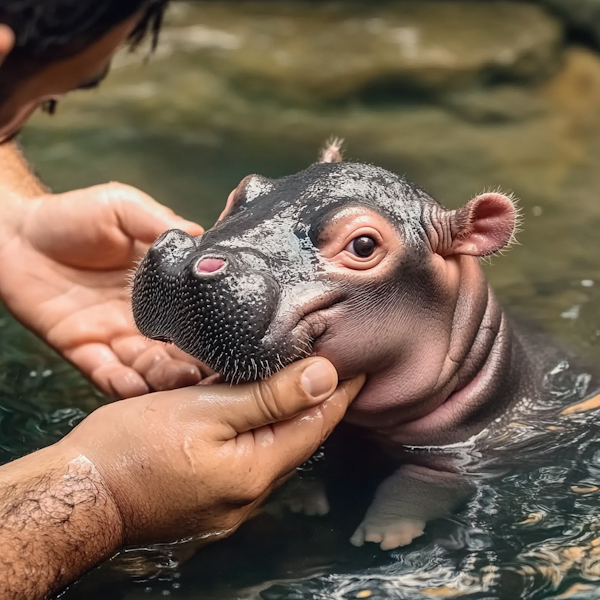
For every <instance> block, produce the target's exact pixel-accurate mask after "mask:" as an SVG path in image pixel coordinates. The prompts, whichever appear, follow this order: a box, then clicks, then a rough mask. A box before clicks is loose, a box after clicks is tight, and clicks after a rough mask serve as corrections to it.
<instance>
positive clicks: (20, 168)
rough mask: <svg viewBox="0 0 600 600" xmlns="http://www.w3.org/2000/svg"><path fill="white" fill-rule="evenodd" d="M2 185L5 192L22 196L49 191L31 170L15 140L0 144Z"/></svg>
mask: <svg viewBox="0 0 600 600" xmlns="http://www.w3.org/2000/svg"><path fill="white" fill-rule="evenodd" d="M0 186H1V187H2V189H3V190H4V192H9V193H11V192H12V193H13V194H18V195H19V196H21V197H33V196H38V195H40V194H46V193H47V192H48V189H47V188H46V187H45V186H44V184H43V183H42V182H41V181H40V180H39V179H38V178H37V177H36V176H35V174H34V173H33V171H32V170H31V167H30V166H29V164H28V163H27V161H26V160H25V157H24V156H23V154H22V152H21V150H20V149H19V147H18V145H17V144H16V143H15V142H7V143H5V144H0ZM0 202H2V196H0Z"/></svg>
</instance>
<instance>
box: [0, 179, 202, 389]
mask: <svg viewBox="0 0 600 600" xmlns="http://www.w3.org/2000/svg"><path fill="white" fill-rule="evenodd" d="M4 208H6V209H7V210H5V211H4V214H3V215H1V216H2V218H3V221H4V223H3V231H2V232H1V233H2V236H1V238H2V239H1V240H0V264H1V265H2V269H1V270H0V296H1V297H2V300H3V301H4V302H5V304H6V305H7V306H8V308H9V310H10V311H11V312H12V313H13V314H14V315H15V316H16V317H17V319H19V321H21V322H22V323H23V324H24V325H25V326H26V327H28V328H29V329H31V330H33V331H34V332H35V333H36V334H37V335H39V336H40V337H41V338H42V339H44V340H45V341H46V342H47V343H48V344H50V345H51V346H53V347H54V348H55V349H56V350H57V351H58V352H60V353H61V354H62V355H63V356H64V357H65V358H67V360H69V361H70V362H72V363H73V364H74V365H75V366H76V367H78V368H79V369H80V370H81V371H82V372H83V373H84V374H85V375H86V376H88V377H89V378H90V379H91V380H92V381H93V382H94V383H95V384H96V385H97V386H98V387H99V388H100V389H101V390H103V391H104V392H105V393H107V394H109V395H112V396H117V397H130V396H137V395H141V394H144V393H146V392H148V391H149V390H151V389H153V390H166V389H174V388H178V387H182V386H186V385H193V384H195V383H197V382H198V381H199V380H200V379H201V373H200V370H199V366H198V365H197V364H196V363H195V362H194V361H192V360H191V359H190V358H188V357H187V356H186V355H184V353H182V352H180V351H178V350H177V349H175V348H171V347H167V346H165V345H164V344H161V343H158V342H152V341H150V340H147V339H145V338H144V337H142V336H141V335H140V334H139V332H138V331H137V329H136V328H135V325H134V323H133V319H132V317H131V314H130V313H131V309H130V302H129V294H128V292H127V289H126V288H127V285H128V278H129V277H130V273H131V270H132V268H133V267H134V266H135V264H136V261H137V260H139V258H140V257H141V256H142V255H143V253H144V252H145V250H146V249H147V247H148V245H149V244H151V243H152V242H153V241H154V240H155V239H156V238H157V237H158V236H159V235H160V234H162V233H163V232H164V231H166V230H167V229H172V228H178V229H183V230H185V231H187V232H188V233H190V234H191V235H200V234H201V233H202V232H203V230H202V228H201V227H200V226H199V225H196V224H195V223H192V222H190V221H186V220H184V219H181V218H180V217H178V216H176V215H175V214H174V213H173V212H172V211H170V210H169V209H167V208H166V207H164V206H162V205H160V204H158V203H157V202H155V201H154V200H152V199H151V198H150V197H149V196H147V195H146V194H144V193H142V192H140V191H139V190H137V189H135V188H133V187H130V186H127V185H122V184H118V183H110V184H105V185H99V186H95V187H91V188H88V189H83V190H76V191H73V192H68V193H65V194H54V195H53V194H48V195H43V196H40V197H38V198H33V199H27V200H20V199H14V201H13V202H12V203H8V204H7V205H6V206H5V207H4Z"/></svg>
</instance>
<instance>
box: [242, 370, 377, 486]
mask: <svg viewBox="0 0 600 600" xmlns="http://www.w3.org/2000/svg"><path fill="white" fill-rule="evenodd" d="M364 382H365V377H364V375H361V376H359V377H356V378H354V379H351V380H348V381H344V382H342V383H341V384H340V385H339V386H338V388H337V389H336V391H335V392H334V394H333V395H332V396H331V397H330V398H329V399H328V400H325V402H323V403H322V404H320V405H319V406H316V407H313V408H310V409H308V410H306V411H303V412H302V413H300V414H298V415H296V416H295V417H293V418H291V419H289V420H287V421H283V422H279V423H275V424H273V425H271V426H269V427H262V428H260V429H257V430H255V431H254V432H248V433H247V434H244V435H245V436H249V435H251V434H252V433H253V434H254V435H253V437H254V440H253V442H252V443H253V445H254V451H255V453H256V457H257V462H258V464H259V468H258V469H257V472H258V473H261V474H264V475H266V476H267V477H269V478H270V479H274V478H279V477H282V476H283V475H285V474H286V473H288V472H289V471H291V470H292V469H294V468H295V467H297V466H298V465H299V464H302V463H303V462H304V461H306V460H308V459H309V458H310V457H311V456H312V455H313V454H314V452H315V451H316V450H317V448H318V447H319V446H320V445H321V444H322V443H323V442H324V441H325V440H326V439H327V437H329V435H330V434H331V432H332V431H333V429H334V428H335V427H336V425H337V424H338V423H339V422H340V421H341V420H342V419H343V417H344V415H345V414H346V410H347V409H348V406H350V403H351V402H352V400H354V398H355V397H356V395H357V394H358V392H360V389H361V388H362V386H363V384H364ZM244 442H246V443H249V442H247V440H242V439H241V436H238V442H237V443H238V445H240V444H242V443H244ZM240 450H243V448H240Z"/></svg>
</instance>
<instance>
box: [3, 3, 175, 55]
mask: <svg viewBox="0 0 600 600" xmlns="http://www.w3.org/2000/svg"><path fill="white" fill-rule="evenodd" d="M168 2H169V0H0V23H3V24H5V25H8V26H9V27H10V28H11V29H12V30H13V32H14V33H15V36H16V44H15V48H14V50H13V52H12V53H11V54H13V56H14V58H17V57H18V58H20V59H23V58H25V59H34V60H35V61H36V62H38V63H39V62H40V61H42V62H44V63H47V62H51V61H53V60H58V59H61V58H65V57H67V56H69V55H71V54H76V53H77V52H78V51H80V50H81V48H83V47H85V46H88V45H89V44H91V43H93V42H94V41H96V40H97V39H98V38H100V37H102V36H103V35H104V34H105V33H107V32H108V31H109V30H110V29H112V28H113V27H116V26H117V25H119V24H120V23H122V22H123V21H125V20H126V19H128V18H129V17H131V16H132V15H134V14H135V13H137V12H140V13H141V15H142V16H141V18H140V22H139V23H138V25H137V26H136V28H135V29H134V31H133V32H132V34H131V36H130V38H129V41H130V43H131V44H132V45H134V46H135V45H137V44H139V43H140V41H141V40H142V39H143V38H144V36H145V35H146V34H147V33H148V32H151V33H152V36H153V47H154V46H155V45H156V41H157V38H158V33H159V30H160V26H161V23H162V17H163V13H164V11H165V8H166V6H167V4H168Z"/></svg>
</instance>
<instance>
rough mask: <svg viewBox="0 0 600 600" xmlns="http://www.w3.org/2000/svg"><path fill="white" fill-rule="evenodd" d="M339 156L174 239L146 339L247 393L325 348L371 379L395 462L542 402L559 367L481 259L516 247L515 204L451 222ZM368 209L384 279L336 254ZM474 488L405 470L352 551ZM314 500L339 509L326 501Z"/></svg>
mask: <svg viewBox="0 0 600 600" xmlns="http://www.w3.org/2000/svg"><path fill="white" fill-rule="evenodd" d="M324 156H325V160H329V161H331V162H321V163H317V164H314V165H312V166H311V167H309V168H308V169H306V170H305V171H302V172H301V173H298V174H296V175H292V176H289V177H284V178H282V179H277V180H270V179H266V178H264V177H261V176H258V175H252V176H249V177H247V178H246V179H244V180H243V181H242V183H241V184H240V185H239V186H238V188H237V189H236V190H235V191H234V192H233V193H232V195H231V196H230V198H229V201H228V206H227V209H226V210H225V212H224V216H222V219H221V220H220V221H219V222H218V223H217V224H216V225H215V226H214V227H213V228H212V229H211V230H209V231H208V232H206V233H205V234H204V235H203V236H201V237H197V238H192V237H190V236H188V235H187V234H186V233H183V232H181V231H170V232H167V233H165V234H164V235H163V236H162V237H161V238H159V239H158V240H157V241H156V243H155V244H154V245H153V246H152V248H151V249H150V251H149V252H148V254H147V256H146V257H145V259H144V260H143V262H142V263H141V265H140V267H139V269H138V272H137V274H136V276H135V281H134V286H133V311H134V317H135V320H136V323H137V325H138V327H139V329H140V330H141V332H142V333H143V334H145V335H146V336H148V337H150V338H154V339H160V340H164V341H168V342H173V343H174V344H176V345H177V346H179V347H180V348H182V349H183V350H185V351H187V352H189V353H190V354H192V355H193V356H195V357H196V358H198V359H200V360H201V361H203V362H204V363H206V364H207V365H209V366H210V367H211V368H213V369H214V370H216V371H217V372H219V373H221V374H222V375H223V376H224V377H225V378H226V379H227V380H228V381H231V382H240V381H250V380H255V379H257V378H263V377H266V376H268V375H270V374H271V373H273V372H274V371H276V370H278V369H280V368H282V367H283V366H285V365H287V364H289V363H291V362H292V361H294V360H297V359H299V358H301V357H304V356H307V355H311V354H313V353H315V354H318V355H321V356H325V357H327V358H328V359H329V360H331V361H332V362H333V364H334V365H335V367H336V368H337V370H338V372H339V374H340V378H342V379H343V378H349V377H352V376H354V375H357V374H359V373H367V375H368V379H367V383H366V384H365V386H364V388H363V390H362V391H361V393H360V395H359V397H358V398H357V399H356V400H355V402H354V403H353V405H352V406H351V408H350V410H349V411H348V414H347V421H348V422H350V423H352V424H354V425H357V426H359V427H361V428H363V429H364V430H365V431H366V432H367V433H368V435H370V436H371V437H372V438H373V439H374V440H376V442H377V443H378V444H379V445H380V446H381V447H382V448H383V449H384V450H385V451H387V452H389V453H392V454H398V455H399V454H401V453H402V447H403V445H416V446H439V445H447V444H454V443H457V442H461V441H464V440H467V439H468V438H470V437H471V436H473V435H474V434H476V433H478V432H480V431H481V430H482V429H483V428H485V427H486V426H488V425H489V424H490V423H491V422H493V421H495V420H497V419H498V418H499V417H501V421H502V420H503V419H507V418H509V416H510V412H511V410H512V408H513V407H514V406H515V405H516V404H518V403H519V402H520V401H526V400H527V401H535V400H536V399H537V398H538V397H539V391H538V390H539V389H540V386H541V377H542V370H543V369H542V366H543V365H535V364H532V363H531V362H530V358H529V355H530V353H529V352H525V351H524V346H523V343H524V340H523V337H522V335H521V334H520V333H519V331H517V330H516V329H515V328H514V327H513V326H511V324H510V323H509V322H508V320H507V318H506V317H505V315H504V313H503V312H502V310H501V308H500V306H499V305H498V303H497V301H496V299H495V297H494V295H493V293H492V291H491V290H490V288H489V285H488V283H487V281H486V279H485V277H484V274H483V272H482V270H481V268H480V266H479V262H478V257H479V256H484V255H487V254H491V253H493V252H495V251H497V250H499V249H500V248H501V247H502V246H504V245H505V244H506V243H508V242H509V241H510V238H511V235H512V232H513V229H514V226H515V210H514V207H513V205H512V203H511V202H510V200H509V199H508V198H506V197H504V196H501V195H500V194H484V195H482V196H479V197H477V198H475V199H474V200H472V201H471V202H470V203H468V204H467V205H466V206H465V207H463V208H462V209H459V210H457V211H447V210H445V209H444V208H443V207H442V206H441V205H440V204H439V203H438V202H437V201H435V200H434V199H433V198H431V197H430V196H429V195H427V194H426V193H425V192H424V191H422V190H421V189H419V188H417V187H416V186H414V185H412V184H410V183H409V182H407V181H405V180H404V179H402V178H400V177H398V176H396V175H394V174H392V173H389V172H387V171H385V170H383V169H381V168H378V167H374V166H370V165H363V164H353V163H344V162H336V161H337V160H339V157H338V156H337V155H336V149H335V148H334V149H333V150H331V151H330V155H329V156H328V155H327V153H325V155H324ZM344 211H345V212H344ZM355 213H356V214H358V215H360V214H362V213H365V214H369V215H371V216H373V218H374V219H376V220H377V219H379V220H380V221H383V222H384V223H387V226H388V229H389V231H388V233H387V234H386V235H387V238H386V239H387V240H388V243H387V246H386V248H387V249H386V254H385V257H384V259H383V260H382V262H381V263H380V264H379V265H378V267H376V268H374V269H372V270H366V271H355V270H353V269H347V268H343V267H340V266H339V264H336V263H335V261H334V260H333V258H332V256H330V255H327V249H329V250H330V249H331V239H332V233H331V228H332V227H334V226H333V225H332V223H333V224H334V225H335V223H336V222H337V221H336V219H338V218H339V217H340V215H342V216H343V215H345V214H348V215H350V218H351V217H352V215H353V214H355ZM383 228H384V229H385V226H384V227H383ZM390 232H391V233H390ZM334 233H335V232H334ZM384 237H385V236H384ZM333 238H335V235H333ZM390 240H391V241H390ZM338 255H339V253H338ZM206 259H217V260H216V262H215V261H214V260H213V261H212V262H211V261H208V262H206ZM202 261H204V262H202ZM200 263H202V265H207V264H208V265H209V267H210V268H209V270H208V272H199V270H198V269H199V266H198V265H200ZM467 490H468V485H467V484H466V483H465V481H464V480H463V479H462V478H461V477H460V476H459V475H457V474H456V473H454V472H453V468H452V465H451V464H445V463H444V462H443V461H440V460H438V459H436V462H435V463H432V464H428V462H427V459H426V458H424V459H422V460H416V461H411V464H404V465H402V466H401V467H400V468H399V469H398V471H397V472H396V473H395V474H394V475H393V476H391V477H390V478H388V479H386V480H385V481H384V482H383V483H382V484H381V486H380V487H379V489H378V490H377V493H376V497H375V499H374V502H373V504H372V506H371V508H370V509H369V511H368V513H367V515H366V517H365V519H364V521H363V523H362V524H361V525H360V527H359V528H358V529H357V531H356V533H355V534H354V536H353V538H352V540H351V541H352V542H353V543H354V544H357V545H360V544H362V543H363V542H364V541H375V542H379V543H381V546H382V548H393V547H396V546H399V545H404V544H407V543H410V541H412V539H413V538H414V537H416V536H418V535H420V534H421V533H422V531H423V527H424V526H425V522H426V521H427V520H429V519H431V518H435V517H437V516H440V515H442V514H444V513H445V512H447V511H448V510H449V509H450V508H452V507H453V506H454V505H455V504H456V502H458V501H459V500H461V499H462V498H464V494H465V493H466V491H467ZM296 504H297V502H296ZM303 504H304V508H305V510H306V511H307V512H312V513H323V512H326V510H327V503H326V500H325V499H324V498H323V497H322V496H320V495H319V494H318V493H317V494H316V495H315V494H314V493H312V494H311V497H310V498H307V499H306V500H305V501H303ZM296 508H298V506H296Z"/></svg>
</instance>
